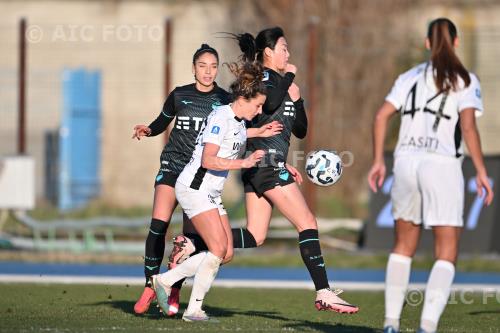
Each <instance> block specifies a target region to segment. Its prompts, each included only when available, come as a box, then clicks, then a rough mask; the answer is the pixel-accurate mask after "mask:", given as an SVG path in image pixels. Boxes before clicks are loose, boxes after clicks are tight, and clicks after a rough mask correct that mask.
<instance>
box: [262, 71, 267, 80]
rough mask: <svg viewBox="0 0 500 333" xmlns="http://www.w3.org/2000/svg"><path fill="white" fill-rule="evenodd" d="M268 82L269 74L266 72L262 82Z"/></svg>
mask: <svg viewBox="0 0 500 333" xmlns="http://www.w3.org/2000/svg"><path fill="white" fill-rule="evenodd" d="M267 80H269V72H268V71H264V77H263V78H262V81H267Z"/></svg>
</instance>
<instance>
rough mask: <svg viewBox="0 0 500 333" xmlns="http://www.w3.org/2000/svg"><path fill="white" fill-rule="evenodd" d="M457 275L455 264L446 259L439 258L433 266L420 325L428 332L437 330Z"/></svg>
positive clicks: (426, 289)
mask: <svg viewBox="0 0 500 333" xmlns="http://www.w3.org/2000/svg"><path fill="white" fill-rule="evenodd" d="M454 276H455V265H453V264H452V263H451V262H449V261H446V260H437V261H436V262H435V263H434V266H432V270H431V275H430V276H429V281H427V287H426V288H425V301H424V309H423V310H422V318H421V319H420V327H421V328H422V329H424V330H425V331H426V332H436V330H437V326H438V322H439V317H441V314H442V313H443V311H444V308H445V306H446V303H448V298H449V297H450V290H451V284H452V283H453V277H454Z"/></svg>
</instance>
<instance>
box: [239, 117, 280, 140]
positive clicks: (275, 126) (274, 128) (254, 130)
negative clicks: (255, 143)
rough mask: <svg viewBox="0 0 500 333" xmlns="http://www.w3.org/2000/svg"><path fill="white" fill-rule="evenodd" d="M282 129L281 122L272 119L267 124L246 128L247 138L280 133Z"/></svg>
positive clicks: (264, 136)
mask: <svg viewBox="0 0 500 333" xmlns="http://www.w3.org/2000/svg"><path fill="white" fill-rule="evenodd" d="M282 130H283V124H281V123H280V122H279V121H277V120H274V121H272V122H270V123H268V124H265V125H262V126H261V127H250V128H247V138H255V137H260V138H266V137H270V136H274V135H277V134H280V133H281V131H282Z"/></svg>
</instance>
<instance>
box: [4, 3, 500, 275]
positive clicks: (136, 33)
mask: <svg viewBox="0 0 500 333" xmlns="http://www.w3.org/2000/svg"><path fill="white" fill-rule="evenodd" d="M0 8H1V10H0V18H1V20H0V50H1V52H0V211H1V214H0V248H2V250H1V251H0V259H2V260H49V261H50V260H53V261H112V262H123V261H125V262H131V263H137V264H140V263H141V262H142V259H141V256H142V255H143V249H144V240H145V236H146V232H147V228H148V225H149V220H150V212H151V208H152V201H153V183H154V177H155V175H156V172H157V170H158V168H159V156H160V152H161V150H162V148H163V145H164V144H165V142H166V136H158V137H155V138H147V139H145V140H141V141H140V142H138V141H133V140H132V139H131V136H132V128H133V127H134V125H136V124H146V125H147V124H149V123H150V122H151V121H152V120H153V119H154V118H155V117H156V116H157V115H158V114H159V112H160V110H161V107H162V105H163V102H164V100H165V98H166V96H167V95H168V93H169V92H170V91H171V90H172V89H173V88H175V87H176V86H180V85H185V84H189V83H192V82H193V76H192V73H191V60H192V54H193V53H194V51H195V50H196V49H197V48H199V47H200V45H201V44H202V43H208V44H210V45H211V46H213V47H215V48H216V49H217V50H218V51H219V53H220V55H221V63H223V62H231V61H235V60H237V58H238V55H239V52H238V49H237V45H236V43H235V41H234V40H231V39H228V38H223V37H224V36H225V35H224V34H221V33H223V32H231V33H241V32H251V33H252V34H254V35H255V34H256V33H257V32H258V31H260V30H261V29H263V28H266V27H271V26H281V27H282V28H283V29H284V30H285V34H286V38H287V40H288V43H289V46H290V51H291V58H290V62H291V63H293V64H295V65H297V67H298V74H297V79H296V80H297V82H298V84H299V86H300V89H301V94H302V96H303V97H304V98H305V100H306V109H307V112H308V117H309V121H310V122H309V124H310V125H309V126H310V130H309V132H308V137H307V139H306V140H303V141H299V140H295V139H294V141H293V142H292V147H291V153H290V154H289V156H290V162H291V163H292V164H294V165H296V166H298V167H299V168H301V169H302V168H303V159H304V157H305V155H306V154H307V152H309V151H311V150H314V149H333V150H336V151H337V152H339V153H340V152H343V153H344V154H343V156H344V157H345V158H346V159H347V160H345V161H344V162H345V163H346V165H345V167H344V173H343V176H342V179H341V180H340V181H339V183H337V184H335V185H334V186H332V187H330V188H318V187H315V186H314V185H312V184H311V183H308V182H307V181H305V184H304V185H303V186H302V190H303V191H304V193H305V195H306V198H307V200H308V202H309V204H310V205H311V207H312V208H313V211H314V212H315V213H316V214H317V216H318V218H319V225H320V230H321V232H322V235H323V236H322V241H323V242H324V247H325V249H326V250H325V251H326V252H331V251H338V250H340V251H342V253H345V254H346V256H347V258H348V259H347V260H345V262H342V261H335V262H334V264H335V265H337V266H340V267H342V266H345V267H352V266H359V267H375V268H381V267H383V265H384V264H385V256H386V255H387V249H389V248H390V247H391V245H392V223H393V222H392V217H391V215H390V203H389V196H388V193H389V188H390V184H391V177H390V175H389V177H388V178H387V181H386V183H385V184H384V187H383V190H382V191H380V193H379V194H377V195H372V194H370V192H369V190H368V186H367V183H366V174H367V172H368V170H369V167H370V163H371V126H372V120H373V116H374V114H375V112H376V111H377V108H378V107H379V106H380V105H381V104H382V102H383V100H384V97H385V95H386V94H387V93H388V91H389V89H390V87H391V86H392V84H393V82H394V80H395V79H396V78H397V75H398V74H399V73H401V72H403V71H405V70H407V69H408V68H410V67H411V66H414V65H415V64H417V63H419V62H422V61H425V59H426V58H427V55H428V54H427V51H426V50H425V48H424V38H425V34H426V28H427V24H428V23H429V22H430V21H431V20H432V19H434V18H436V17H439V16H447V17H449V18H450V19H452V20H453V21H454V22H455V23H456V24H457V26H458V29H459V37H460V38H461V44H460V47H459V49H458V52H459V55H460V58H461V59H462V61H463V62H464V64H465V65H466V67H467V68H468V69H469V70H470V71H473V72H475V73H476V74H477V75H478V76H479V78H480V80H481V85H482V93H483V99H484V104H485V112H484V116H483V117H481V118H480V119H479V120H478V126H479V131H480V134H481V138H482V145H483V150H484V154H485V156H486V161H487V167H488V171H489V174H490V177H491V181H492V182H493V183H497V182H498V181H499V180H500V179H499V178H500V144H499V141H498V133H500V113H499V112H498V109H499V107H500V94H497V90H498V88H499V84H500V67H499V66H498V59H499V58H500V43H499V42H500V20H499V18H500V1H493V0H491V1H488V0H481V1H479V0H478V1H472V0H471V1H467V0H463V1H447V0H433V1H430V0H429V1H426V0H416V1H409V0H407V1H404V0H374V1H368V0H365V1H363V0H331V1H326V0H324V1H320V0H309V1H305V0H302V1H299V0H298V1H292V0H273V1H264V0H247V1H243V0H241V1H231V0H206V1H195V0H191V1H188V0H178V1H176V0H171V1H160V0H143V1H141V0H133V1H132V0H122V1H117V0H103V1H83V0H82V1H79V0H72V1H62V0H61V1H58V0H51V1H43V0H42V1H40V0H37V1H35V0H33V1H9V0H0ZM389 14H390V15H389ZM231 79H232V78H231V75H230V74H229V71H228V70H227V68H226V67H224V66H220V68H219V76H218V79H217V81H218V83H219V85H220V86H222V87H224V88H227V87H228V85H229V83H230V81H231ZM395 118H397V117H395ZM397 130H398V120H397V119H394V120H393V122H392V123H391V127H390V130H389V132H390V133H389V139H388V140H387V147H386V148H387V163H388V166H389V167H390V164H391V159H392V158H391V156H392V154H391V151H392V149H393V147H394V144H395V141H396V138H397ZM389 170H390V169H389ZM464 170H465V177H466V181H467V189H466V209H465V213H464V218H465V220H466V228H465V229H466V232H465V234H464V237H463V241H462V245H461V246H462V248H463V250H464V252H463V253H465V255H464V256H463V258H464V261H463V263H462V264H460V265H462V266H460V265H459V267H462V268H463V269H464V270H475V269H479V270H480V269H484V267H488V270H497V271H500V267H499V264H498V252H500V245H499V243H498V242H495V240H496V239H498V237H500V224H498V223H496V224H495V222H498V220H499V219H500V204H499V202H498V197H499V196H497V199H495V202H494V203H493V205H491V206H490V207H487V208H486V207H482V205H481V201H480V199H477V194H476V193H475V186H474V184H473V183H472V179H473V177H474V170H473V168H472V166H471V163H470V161H469V160H468V159H466V161H465V163H464ZM238 179H239V176H238V174H237V173H234V174H233V175H232V176H231V182H230V185H229V186H228V187H227V189H226V192H225V193H224V200H225V203H226V206H228V208H229V214H230V215H229V216H230V217H231V219H232V221H233V223H234V224H235V225H244V216H245V215H244V205H243V203H242V191H241V186H240V184H239V181H238ZM495 187H496V186H495ZM271 226H272V228H271V231H270V234H269V238H270V239H269V241H268V242H267V243H266V244H267V245H265V246H264V247H263V248H262V249H259V250H255V251H268V252H272V253H273V254H274V255H275V256H276V257H277V259H276V260H275V261H273V260H272V259H269V262H270V264H273V265H274V264H276V265H295V264H297V265H299V266H300V256H298V252H297V249H296V237H297V236H296V232H295V231H294V230H293V229H292V228H290V226H289V225H288V222H286V221H284V220H283V219H282V218H281V217H280V216H279V215H276V216H275V218H274V219H273V222H272V225H271ZM179 231H180V223H179V215H177V216H176V217H175V218H174V225H173V227H172V228H171V230H170V232H171V233H172V234H174V233H176V232H179ZM431 240H432V239H431V238H430V236H429V235H428V234H425V235H424V237H423V240H422V244H421V259H419V260H420V261H421V263H422V266H421V267H428V265H429V263H430V262H431V259H430V257H431V256H432V248H431V247H430V246H429V245H430V244H431V243H430V242H431ZM290 248H292V249H293V251H295V252H293V253H294V256H290V255H289V252H288V251H289V250H290ZM277 249H279V250H280V251H277ZM255 251H248V252H245V255H243V253H242V256H241V258H240V259H239V258H238V255H237V256H236V257H235V264H239V263H240V264H242V265H245V264H248V265H252V264H254V265H255V264H265V260H263V259H262V258H261V259H257V257H256V253H258V252H255ZM271 257H272V256H271ZM330 257H332V259H331V260H341V259H338V258H337V259H334V258H333V256H330ZM467 258H469V260H467ZM238 260H240V261H238ZM418 262H419V261H418V260H417V263H418ZM417 265H418V264H417ZM138 269H139V270H140V268H138ZM139 273H140V271H139Z"/></svg>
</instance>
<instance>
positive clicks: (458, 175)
mask: <svg viewBox="0 0 500 333" xmlns="http://www.w3.org/2000/svg"><path fill="white" fill-rule="evenodd" d="M393 172H394V182H393V184H392V189H391V201H392V215H393V216H394V219H396V220H397V219H403V220H405V221H411V222H413V223H415V224H422V223H423V224H424V227H425V228H431V227H434V226H454V227H462V226H463V224H464V222H463V210H464V176H463V174H462V161H461V160H459V159H457V158H453V157H448V156H442V155H436V154H425V155H414V156H401V157H396V158H395V160H394V169H393Z"/></svg>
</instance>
